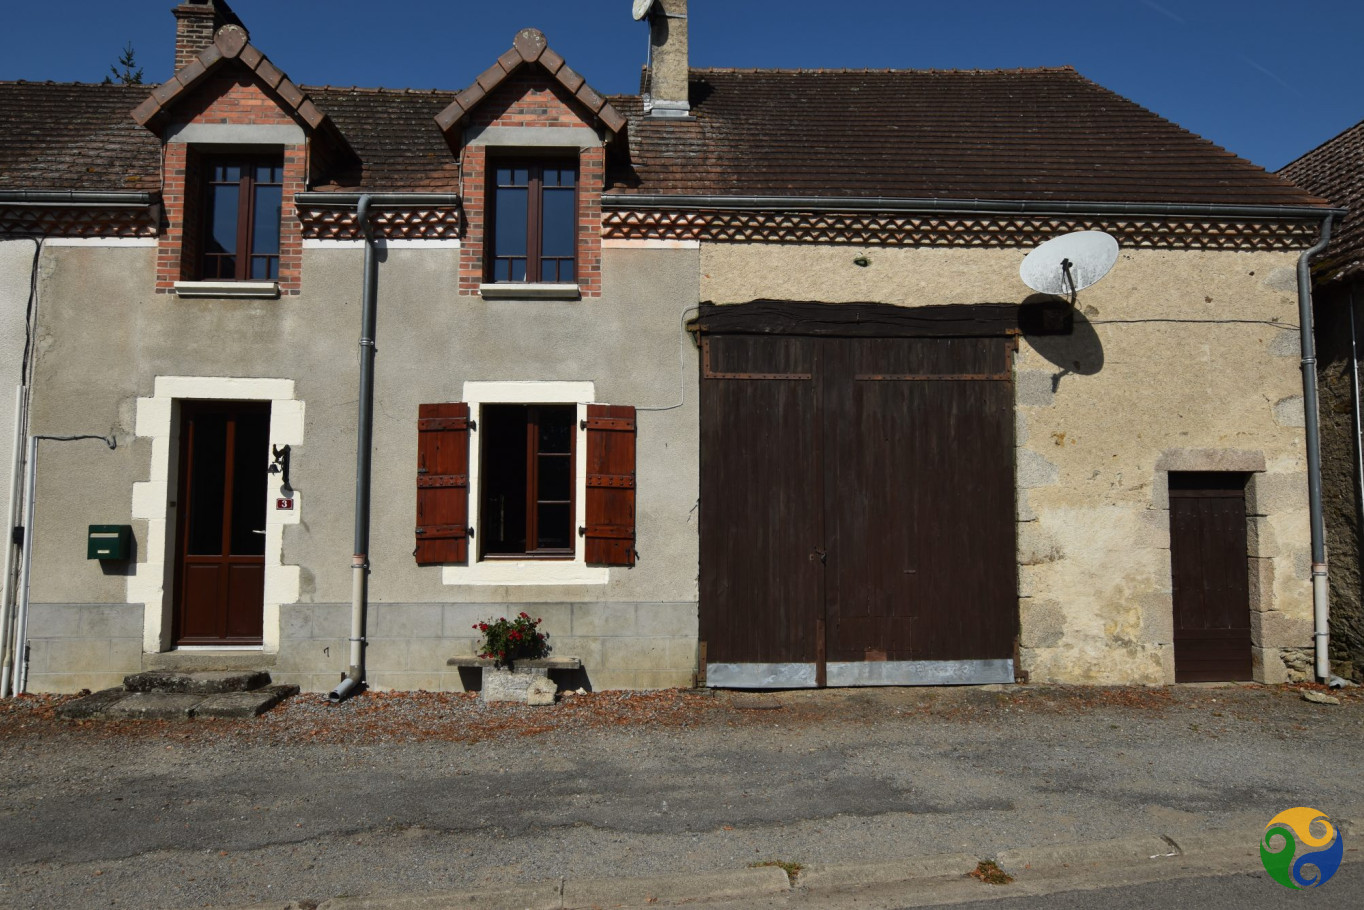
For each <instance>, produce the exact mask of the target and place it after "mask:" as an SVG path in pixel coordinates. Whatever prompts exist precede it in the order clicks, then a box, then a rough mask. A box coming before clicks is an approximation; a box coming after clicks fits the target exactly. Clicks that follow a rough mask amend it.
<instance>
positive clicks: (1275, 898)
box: [916, 863, 1364, 910]
mask: <svg viewBox="0 0 1364 910" xmlns="http://www.w3.org/2000/svg"><path fill="white" fill-rule="evenodd" d="M922 906H923V905H916V910H921V907H922ZM931 906H935V907H951V908H952V910H1094V908H1096V907H1102V908H1103V910H1151V908H1153V907H1158V908H1160V910H1302V908H1304V907H1309V908H1310V907H1321V908H1330V910H1340V908H1343V907H1364V865H1361V864H1359V863H1355V864H1353V865H1349V864H1347V865H1344V866H1341V867H1340V871H1339V872H1337V873H1336V874H1335V875H1334V876H1333V877H1332V878H1331V880H1330V881H1328V882H1326V883H1325V884H1324V885H1321V886H1320V887H1319V888H1314V889H1312V890H1310V891H1290V890H1288V889H1287V888H1284V887H1282V886H1280V885H1279V884H1278V883H1277V882H1275V881H1274V880H1273V879H1271V878H1270V877H1269V876H1268V875H1265V874H1264V873H1263V872H1253V873H1242V874H1240V875H1205V876H1198V877H1194V878H1181V879H1176V880H1174V881H1161V882H1150V883H1148V884H1141V885H1123V886H1120V887H1116V888H1097V889H1093V890H1075V891H1058V892H1055V893H1052V894H1041V895H1035V896H1031V897H1019V898H1011V897H1006V896H1000V897H998V898H996V899H993V900H985V901H971V902H969V903H954V904H933V905H931Z"/></svg>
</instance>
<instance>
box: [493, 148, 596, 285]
mask: <svg viewBox="0 0 1364 910" xmlns="http://www.w3.org/2000/svg"><path fill="white" fill-rule="evenodd" d="M506 168H512V169H515V168H525V169H526V170H527V171H528V172H529V178H528V180H527V184H526V190H527V192H526V197H527V198H526V213H525V217H526V255H525V257H524V258H525V260H526V277H525V278H524V279H522V280H518V279H514V278H506V279H499V278H498V277H497V264H498V260H499V259H520V258H522V257H520V256H501V255H499V254H498V250H497V220H498V205H497V191H498V189H499V188H504V185H503V184H499V183H498V179H497V172H498V170H499V169H506ZM546 168H551V169H556V170H569V171H572V172H573V219H572V236H571V237H570V238H569V249H571V250H572V251H573V254H572V255H571V256H556V257H548V258H551V259H554V260H555V261H567V262H569V263H571V265H572V267H573V279H572V281H563V280H561V279H559V278H558V276H557V275H556V276H554V277H553V278H552V279H550V280H546V279H545V277H544V263H545V259H546V258H547V257H545V256H544V255H543V254H542V244H541V237H542V222H543V215H544V192H545V186H544V182H543V181H544V172H545V169H546ZM487 176H488V186H487V189H486V191H485V195H484V199H485V200H486V204H485V208H486V212H485V217H484V223H485V225H486V229H487V233H486V235H485V238H486V242H485V244H484V246H485V249H486V251H487V255H486V256H485V257H484V264H483V277H484V281H486V282H488V283H490V284H542V283H552V284H577V283H578V280H579V277H580V270H579V263H578V238H579V225H578V214H579V212H578V209H579V205H580V203H581V201H582V169H581V168H580V167H579V162H578V159H577V158H576V157H559V158H554V157H543V158H527V157H507V158H502V157H489V159H488V164H487ZM520 186H521V185H520V184H507V185H505V187H506V188H513V187H514V188H520ZM551 189H563V188H562V187H558V188H551ZM556 271H557V270H556Z"/></svg>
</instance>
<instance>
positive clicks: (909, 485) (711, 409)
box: [700, 334, 1018, 687]
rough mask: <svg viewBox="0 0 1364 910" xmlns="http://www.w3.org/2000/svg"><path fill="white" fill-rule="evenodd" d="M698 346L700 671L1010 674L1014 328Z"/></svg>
mask: <svg viewBox="0 0 1364 910" xmlns="http://www.w3.org/2000/svg"><path fill="white" fill-rule="evenodd" d="M703 345H704V350H703V374H702V384H701V392H702V394H701V413H702V416H701V425H702V430H701V579H700V599H701V608H700V619H701V638H702V640H703V641H705V643H706V649H707V652H706V659H707V663H708V682H710V683H711V684H712V685H735V686H747V687H783V686H801V685H826V684H827V685H870V684H888V683H891V684H893V683H915V682H921V683H943V682H1000V681H1005V680H1008V681H1012V656H1013V646H1014V640H1015V636H1016V634H1017V629H1018V622H1017V582H1016V569H1015V562H1016V560H1015V545H1014V540H1015V538H1014V535H1015V529H1014V528H1015V525H1014V520H1015V519H1014V481H1013V385H1012V381H1011V370H1010V365H1009V351H1010V350H1011V342H1010V340H1009V339H1008V338H1004V337H993V338H981V337H970V338H912V337H910V338H905V337H891V338H879V337H865V338H856V337H854V338H845V337H801V336H796V335H779V334H773V335H748V334H726V335H715V336H708V337H705V338H704V339H703Z"/></svg>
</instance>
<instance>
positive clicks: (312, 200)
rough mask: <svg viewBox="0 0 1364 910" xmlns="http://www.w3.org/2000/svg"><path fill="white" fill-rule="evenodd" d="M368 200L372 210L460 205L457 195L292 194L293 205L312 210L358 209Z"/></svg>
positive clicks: (452, 206)
mask: <svg viewBox="0 0 1364 910" xmlns="http://www.w3.org/2000/svg"><path fill="white" fill-rule="evenodd" d="M365 199H368V200H370V205H371V206H372V207H374V208H391V209H403V208H415V207H419V206H443V207H446V208H454V207H456V206H458V205H459V204H460V196H459V194H458V193H318V192H304V193H294V204H295V205H301V206H311V207H314V208H339V209H354V208H358V207H359V205H360V203H361V201H363V200H365Z"/></svg>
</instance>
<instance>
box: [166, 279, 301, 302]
mask: <svg viewBox="0 0 1364 910" xmlns="http://www.w3.org/2000/svg"><path fill="white" fill-rule="evenodd" d="M175 295H176V296H177V297H218V298H222V297H256V298H263V299H268V300H275V299H277V298H278V297H279V282H277V281H177V282H175Z"/></svg>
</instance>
